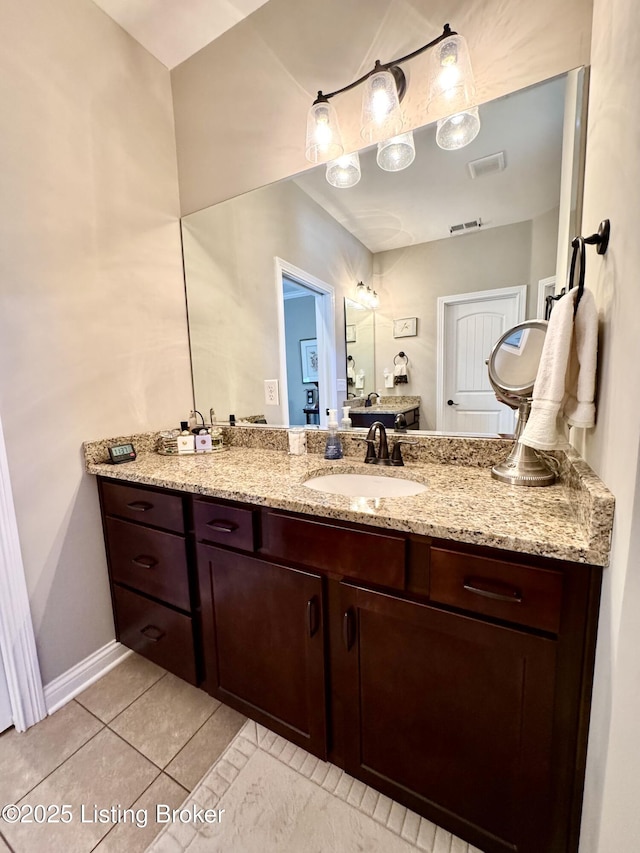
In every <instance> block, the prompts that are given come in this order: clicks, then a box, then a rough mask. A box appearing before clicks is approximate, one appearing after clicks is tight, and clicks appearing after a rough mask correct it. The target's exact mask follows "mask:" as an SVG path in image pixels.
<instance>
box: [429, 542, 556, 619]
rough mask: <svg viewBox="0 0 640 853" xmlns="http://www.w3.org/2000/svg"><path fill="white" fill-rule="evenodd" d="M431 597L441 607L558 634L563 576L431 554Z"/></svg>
mask: <svg viewBox="0 0 640 853" xmlns="http://www.w3.org/2000/svg"><path fill="white" fill-rule="evenodd" d="M430 597H431V600H432V601H434V602H439V603H441V604H449V605H451V606H452V607H459V608H461V609H463V610H470V611H472V612H474V613H481V614H483V615H485V616H494V617H495V618H497V619H505V620H508V621H509V622H518V623H520V624H521V625H527V626H530V627H532V628H539V629H540V630H542V631H550V632H552V633H557V632H558V630H559V628H560V614H561V609H562V574H561V573H560V572H554V571H549V570H547V569H535V568H530V567H527V566H521V565H519V564H518V563H509V562H501V561H498V560H491V559H488V558H486V557H474V556H473V555H471V554H465V553H462V552H459V551H449V550H446V549H444V548H432V549H431V583H430Z"/></svg>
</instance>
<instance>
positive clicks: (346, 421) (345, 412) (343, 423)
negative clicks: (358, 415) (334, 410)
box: [340, 406, 353, 429]
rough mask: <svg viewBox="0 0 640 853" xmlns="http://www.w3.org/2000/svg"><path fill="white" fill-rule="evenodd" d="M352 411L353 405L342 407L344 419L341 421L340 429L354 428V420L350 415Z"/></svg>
mask: <svg viewBox="0 0 640 853" xmlns="http://www.w3.org/2000/svg"><path fill="white" fill-rule="evenodd" d="M350 411H351V406H343V407H342V420H341V421H340V429H352V428H353V421H352V420H351V418H350V417H349V412H350Z"/></svg>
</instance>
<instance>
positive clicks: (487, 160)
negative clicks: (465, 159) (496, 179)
mask: <svg viewBox="0 0 640 853" xmlns="http://www.w3.org/2000/svg"><path fill="white" fill-rule="evenodd" d="M506 165H507V164H506V161H505V157H504V151H498V153H497V154H490V155H489V156H488V157H481V158H480V159H479V160H472V161H471V162H470V163H467V166H468V168H469V174H470V175H471V177H472V178H473V179H474V180H475V179H476V178H484V177H485V176H486V175H493V174H495V173H496V172H502V171H503V170H504V168H505V167H506Z"/></svg>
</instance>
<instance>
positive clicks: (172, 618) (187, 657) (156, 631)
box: [113, 584, 197, 684]
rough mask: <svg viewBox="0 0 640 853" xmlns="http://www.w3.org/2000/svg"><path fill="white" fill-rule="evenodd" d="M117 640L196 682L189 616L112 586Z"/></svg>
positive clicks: (180, 675) (191, 628) (179, 675)
mask: <svg viewBox="0 0 640 853" xmlns="http://www.w3.org/2000/svg"><path fill="white" fill-rule="evenodd" d="M113 600H114V606H115V617H116V625H117V630H118V640H120V642H121V643H123V644H124V645H125V646H127V647H128V648H130V649H133V650H134V652H138V654H140V655H142V656H143V657H145V658H148V659H149V660H150V661H153V663H157V664H158V666H162V667H164V668H165V669H168V670H169V672H172V673H173V674H174V675H177V676H178V677H179V678H184V679H185V681H189V682H190V683H191V684H197V674H196V660H195V650H194V639H193V623H192V621H191V617H189V616H184V615H183V614H182V613H177V612H176V611H175V610H172V609H171V608H170V607H164V606H163V605H162V604H157V603H156V602H155V601H149V599H148V598H144V597H143V596H142V595H138V594H137V593H135V592H131V591H130V590H128V589H124V588H123V587H121V586H118V585H117V584H114V585H113Z"/></svg>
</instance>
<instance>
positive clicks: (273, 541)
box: [265, 512, 407, 589]
mask: <svg viewBox="0 0 640 853" xmlns="http://www.w3.org/2000/svg"><path fill="white" fill-rule="evenodd" d="M265 539H266V543H265V544H266V546H267V551H268V553H269V555H270V556H273V557H275V558H279V559H281V560H286V561H288V562H291V563H295V564H297V565H303V566H305V567H308V568H312V569H322V570H323V571H325V572H329V573H331V574H333V575H340V576H343V577H347V578H355V579H357V580H361V581H367V582H369V583H372V584H376V585H377V586H386V587H392V588H394V589H404V588H405V579H406V549H407V546H406V541H405V538H404V537H403V536H394V535H391V534H386V533H373V532H371V531H369V530H367V531H365V530H354V529H352V528H348V527H341V526H340V525H337V524H327V523H325V522H317V521H309V520H307V519H303V518H296V517H295V516H290V515H285V514H280V513H277V512H270V513H269V515H268V521H267V527H266V535H265Z"/></svg>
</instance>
